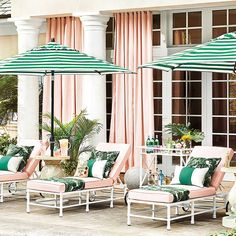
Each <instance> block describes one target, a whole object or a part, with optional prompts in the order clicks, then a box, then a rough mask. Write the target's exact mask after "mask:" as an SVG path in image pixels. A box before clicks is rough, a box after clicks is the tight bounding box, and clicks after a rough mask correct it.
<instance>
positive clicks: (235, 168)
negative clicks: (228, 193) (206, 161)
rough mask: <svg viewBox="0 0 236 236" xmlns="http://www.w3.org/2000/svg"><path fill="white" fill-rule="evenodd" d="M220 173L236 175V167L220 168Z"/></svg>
mask: <svg viewBox="0 0 236 236" xmlns="http://www.w3.org/2000/svg"><path fill="white" fill-rule="evenodd" d="M221 171H223V172H227V173H236V167H233V166H232V167H222V168H221Z"/></svg>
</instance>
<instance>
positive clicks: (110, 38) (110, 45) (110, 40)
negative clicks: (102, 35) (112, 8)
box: [106, 17, 115, 49]
mask: <svg viewBox="0 0 236 236" xmlns="http://www.w3.org/2000/svg"><path fill="white" fill-rule="evenodd" d="M114 37H115V18H114V17H110V19H109V21H108V23H107V29H106V49H114Z"/></svg>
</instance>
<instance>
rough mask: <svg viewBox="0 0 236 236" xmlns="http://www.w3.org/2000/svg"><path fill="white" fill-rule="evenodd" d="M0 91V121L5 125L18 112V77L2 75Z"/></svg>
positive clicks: (0, 77)
mask: <svg viewBox="0 0 236 236" xmlns="http://www.w3.org/2000/svg"><path fill="white" fill-rule="evenodd" d="M0 91H1V93H0V121H1V123H3V122H6V121H7V120H8V119H9V115H10V114H12V113H13V112H17V76H13V75H1V76H0Z"/></svg>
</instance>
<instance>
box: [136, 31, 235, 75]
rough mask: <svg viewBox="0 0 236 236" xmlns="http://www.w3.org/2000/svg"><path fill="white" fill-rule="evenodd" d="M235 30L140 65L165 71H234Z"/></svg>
mask: <svg viewBox="0 0 236 236" xmlns="http://www.w3.org/2000/svg"><path fill="white" fill-rule="evenodd" d="M235 62H236V32H233V33H228V34H224V35H221V36H219V37H217V38H215V39H213V40H211V41H210V42H207V43H204V44H201V45H198V46H195V47H193V48H191V49H187V50H184V51H182V52H179V53H175V54H173V55H171V56H168V57H163V58H161V59H159V60H157V61H154V62H151V63H148V64H144V65H141V66H140V67H141V68H154V69H160V70H165V71H170V70H182V71H200V72H202V71H209V72H220V73H235V69H236V68H235Z"/></svg>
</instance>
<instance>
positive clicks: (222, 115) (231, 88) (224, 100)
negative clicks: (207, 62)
mask: <svg viewBox="0 0 236 236" xmlns="http://www.w3.org/2000/svg"><path fill="white" fill-rule="evenodd" d="M212 76H213V80H212V112H213V116H212V119H213V120H212V124H213V127H212V128H213V145H214V146H225V147H231V148H233V149H236V76H235V75H227V74H220V73H213V75H212Z"/></svg>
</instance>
